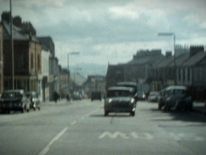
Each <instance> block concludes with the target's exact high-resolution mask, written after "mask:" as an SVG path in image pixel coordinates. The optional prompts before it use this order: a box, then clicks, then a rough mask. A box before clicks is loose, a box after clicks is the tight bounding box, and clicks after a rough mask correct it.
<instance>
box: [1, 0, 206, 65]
mask: <svg viewBox="0 0 206 155" xmlns="http://www.w3.org/2000/svg"><path fill="white" fill-rule="evenodd" d="M0 1H2V3H1V6H0V11H4V9H9V5H8V0H0ZM205 2H206V1H205V0H196V1H193V0H173V1H171V0H152V1H151V0H144V1H143V0H141V1H140V0H104V1H97V0H58V1H54V0H45V1H42V0H30V1H28V0H13V5H14V7H13V10H14V11H13V14H14V15H20V16H21V17H22V19H23V20H27V21H31V22H32V23H33V25H34V27H35V28H36V30H37V33H38V35H50V36H51V37H52V38H53V39H54V42H55V46H56V54H57V57H58V58H59V60H60V61H59V62H60V64H62V65H63V66H66V64H67V57H66V55H67V53H68V52H71V51H79V52H80V55H78V57H75V56H74V57H72V58H71V64H78V63H88V62H95V63H97V64H107V63H108V61H109V62H110V63H118V62H127V61H129V60H130V59H131V58H132V55H133V54H135V53H136V51H137V50H138V49H139V48H142V49H144V48H148V49H151V48H163V49H164V50H171V49H172V40H171V39H170V38H167V37H161V38H160V37H157V33H158V32H175V33H176V37H177V43H179V42H180V43H191V42H192V41H193V42H195V43H198V42H199V43H202V44H203V43H204V44H205V43H206V38H205V37H204V36H205V35H206V31H205V28H206V22H205V14H206V10H205V6H206V5H205V4H206V3H205Z"/></svg>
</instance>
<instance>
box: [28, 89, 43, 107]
mask: <svg viewBox="0 0 206 155" xmlns="http://www.w3.org/2000/svg"><path fill="white" fill-rule="evenodd" d="M26 96H27V97H28V98H29V99H30V108H31V109H33V110H37V109H38V110H40V100H39V97H38V94H37V92H35V91H31V92H27V93H26Z"/></svg>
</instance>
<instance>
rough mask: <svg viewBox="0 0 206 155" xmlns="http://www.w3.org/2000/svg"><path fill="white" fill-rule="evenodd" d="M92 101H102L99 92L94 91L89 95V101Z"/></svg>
mask: <svg viewBox="0 0 206 155" xmlns="http://www.w3.org/2000/svg"><path fill="white" fill-rule="evenodd" d="M93 100H100V101H101V100H102V94H101V92H99V91H94V92H92V93H91V101H93Z"/></svg>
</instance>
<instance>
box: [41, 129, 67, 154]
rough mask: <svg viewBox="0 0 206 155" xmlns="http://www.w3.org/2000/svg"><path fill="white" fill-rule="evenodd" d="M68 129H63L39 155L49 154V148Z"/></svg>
mask: <svg viewBox="0 0 206 155" xmlns="http://www.w3.org/2000/svg"><path fill="white" fill-rule="evenodd" d="M67 130H68V127H65V128H64V129H63V130H62V131H61V132H59V133H58V134H57V135H56V136H55V137H54V138H53V139H52V140H51V141H50V142H49V144H48V145H47V146H46V147H45V148H44V149H43V150H42V151H41V152H40V153H39V155H46V154H47V153H48V152H49V149H50V147H51V146H52V144H54V143H55V142H56V141H57V140H58V139H59V138H60V137H61V136H62V135H63V134H64V133H65V132H66V131H67Z"/></svg>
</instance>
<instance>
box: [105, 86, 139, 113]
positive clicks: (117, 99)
mask: <svg viewBox="0 0 206 155" xmlns="http://www.w3.org/2000/svg"><path fill="white" fill-rule="evenodd" d="M133 94H134V89H133V88H130V87H120V86H115V87H110V88H108V90H107V93H106V98H105V103H104V115H105V116H107V115H108V114H109V113H111V112H129V113H130V114H131V115H132V116H134V115H135V109H136V101H135V99H134V96H133Z"/></svg>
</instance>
